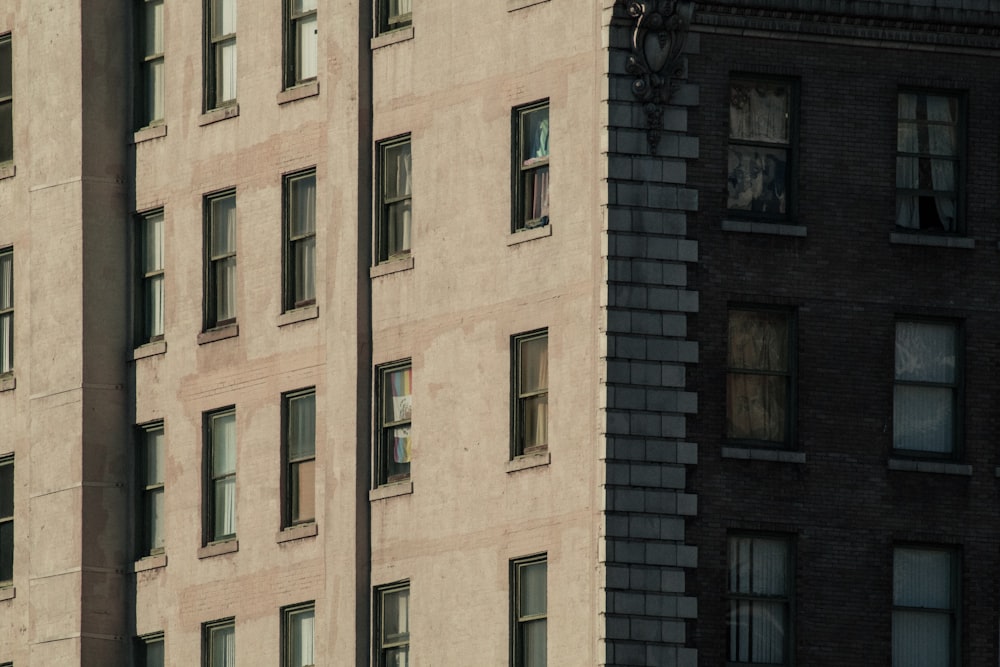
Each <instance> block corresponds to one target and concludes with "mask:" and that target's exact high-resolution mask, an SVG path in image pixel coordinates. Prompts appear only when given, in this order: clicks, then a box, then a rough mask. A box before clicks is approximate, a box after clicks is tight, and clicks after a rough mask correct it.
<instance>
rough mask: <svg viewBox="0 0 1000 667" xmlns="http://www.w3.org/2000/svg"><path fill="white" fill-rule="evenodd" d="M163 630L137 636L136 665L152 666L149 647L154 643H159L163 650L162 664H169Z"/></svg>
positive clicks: (139, 666)
mask: <svg viewBox="0 0 1000 667" xmlns="http://www.w3.org/2000/svg"><path fill="white" fill-rule="evenodd" d="M163 637H164V635H163V632H162V631H160V632H150V633H149V634H145V635H140V636H138V637H136V638H135V664H136V667H151V666H150V664H149V647H150V646H152V645H153V644H159V645H160V647H161V651H162V652H163V662H161V663H160V664H161V665H166V664H168V663H167V662H166V643H165V642H164V639H163Z"/></svg>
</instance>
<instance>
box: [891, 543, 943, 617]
mask: <svg viewBox="0 0 1000 667" xmlns="http://www.w3.org/2000/svg"><path fill="white" fill-rule="evenodd" d="M892 580H893V585H892V589H893V604H896V605H899V606H904V607H926V608H931V609H951V608H952V607H953V606H954V600H953V599H952V553H951V552H949V551H943V550H942V551H938V550H927V549H902V548H897V549H896V550H895V552H894V554H893V567H892Z"/></svg>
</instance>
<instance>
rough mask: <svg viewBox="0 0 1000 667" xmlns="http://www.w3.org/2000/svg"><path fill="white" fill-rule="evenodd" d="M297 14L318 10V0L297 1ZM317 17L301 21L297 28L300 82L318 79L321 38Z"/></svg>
mask: <svg viewBox="0 0 1000 667" xmlns="http://www.w3.org/2000/svg"><path fill="white" fill-rule="evenodd" d="M294 4H295V11H296V12H308V11H315V10H316V0H296V2H295V3H294ZM316 25H317V24H316V15H315V14H313V15H312V16H308V17H306V18H303V19H301V20H300V21H299V22H298V25H297V26H296V28H295V29H296V30H297V31H298V40H297V41H298V46H299V52H298V54H297V59H298V68H299V71H298V76H297V77H296V79H297V80H298V81H305V80H306V79H315V78H316V68H317V62H318V59H319V56H318V53H317V51H318V45H319V37H318V35H317V32H316Z"/></svg>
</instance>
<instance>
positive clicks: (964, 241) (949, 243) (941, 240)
mask: <svg viewBox="0 0 1000 667" xmlns="http://www.w3.org/2000/svg"><path fill="white" fill-rule="evenodd" d="M889 243H895V244H897V245H923V246H933V247H935V248H967V249H969V250H971V249H973V248H975V247H976V240H975V239H970V238H968V237H966V236H938V235H937V234H910V233H907V232H893V233H891V234H889Z"/></svg>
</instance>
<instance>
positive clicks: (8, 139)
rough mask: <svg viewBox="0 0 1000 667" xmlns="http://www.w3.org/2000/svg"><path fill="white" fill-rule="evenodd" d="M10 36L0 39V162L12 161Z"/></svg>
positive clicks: (12, 117)
mask: <svg viewBox="0 0 1000 667" xmlns="http://www.w3.org/2000/svg"><path fill="white" fill-rule="evenodd" d="M13 63H14V61H13V54H12V51H11V42H10V34H7V35H4V36H2V37H0V162H10V161H11V160H13V159H14V102H13V99H14V81H13V79H14V76H13Z"/></svg>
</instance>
